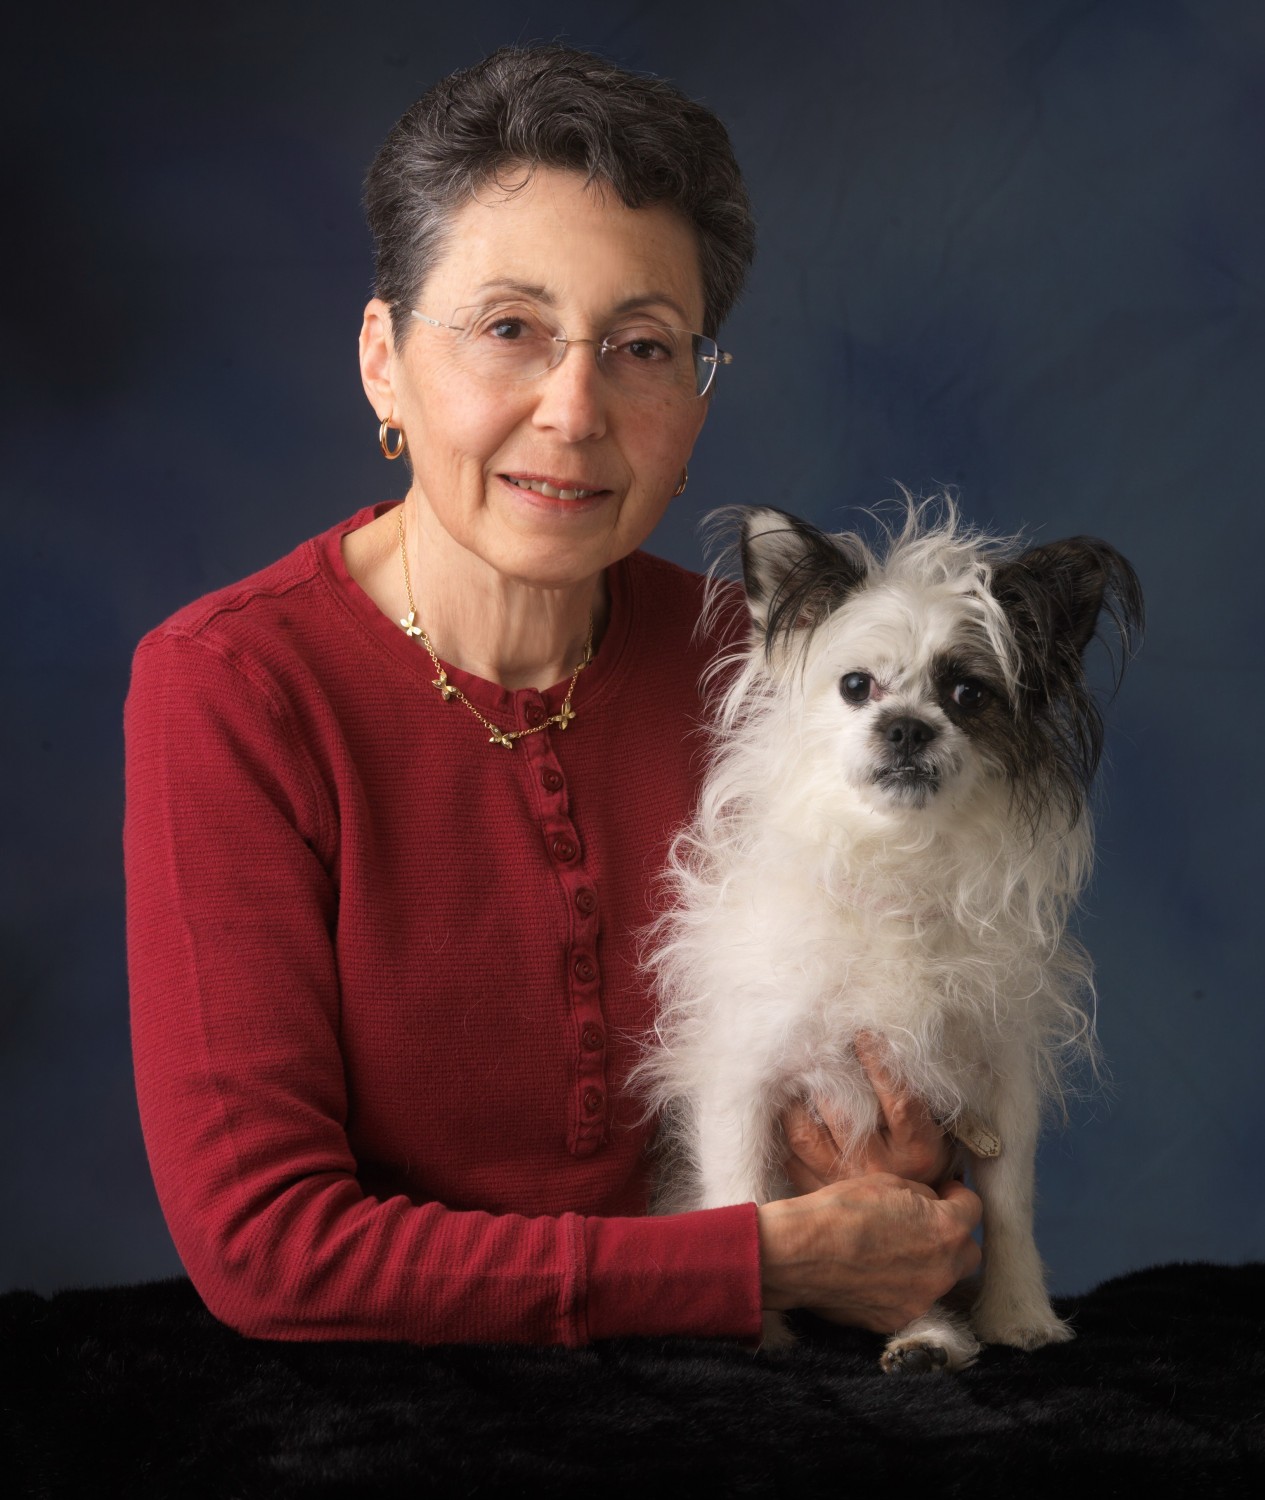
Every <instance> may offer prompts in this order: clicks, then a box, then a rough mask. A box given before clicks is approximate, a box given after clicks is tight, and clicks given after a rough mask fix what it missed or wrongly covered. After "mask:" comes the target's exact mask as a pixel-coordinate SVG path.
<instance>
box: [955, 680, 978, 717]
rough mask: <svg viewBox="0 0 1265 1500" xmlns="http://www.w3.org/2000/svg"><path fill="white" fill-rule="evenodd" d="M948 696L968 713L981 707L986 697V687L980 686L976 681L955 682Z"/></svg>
mask: <svg viewBox="0 0 1265 1500" xmlns="http://www.w3.org/2000/svg"><path fill="white" fill-rule="evenodd" d="M949 697H950V698H951V699H952V700H953V702H954V703H955V704H956V705H957V706H958V708H960V709H961V710H962V712H963V713H964V714H970V713H974V712H975V711H976V710H977V709H981V708H983V706H984V704H985V702H986V701H987V699H988V689H987V688H985V687H981V686H980V684H979V683H978V682H970V681H967V682H956V683H954V685H953V690H952V692H950V694H949Z"/></svg>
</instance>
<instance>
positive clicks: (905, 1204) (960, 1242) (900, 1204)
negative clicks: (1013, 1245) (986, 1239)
mask: <svg viewBox="0 0 1265 1500" xmlns="http://www.w3.org/2000/svg"><path fill="white" fill-rule="evenodd" d="M757 1214H758V1218H759V1230H760V1265H761V1277H762V1292H763V1304H764V1306H765V1308H767V1309H769V1310H770V1311H774V1312H782V1311H785V1310H787V1309H788V1308H792V1307H804V1308H808V1309H809V1310H810V1311H812V1312H815V1313H817V1314H818V1315H819V1316H821V1317H824V1318H828V1319H829V1320H830V1321H832V1322H836V1323H846V1324H849V1325H851V1326H854V1327H858V1328H868V1329H869V1330H870V1331H871V1332H872V1333H893V1332H894V1331H895V1330H896V1329H898V1328H903V1327H904V1326H905V1325H906V1324H907V1323H911V1322H912V1321H913V1320H914V1319H915V1318H917V1317H921V1316H922V1314H923V1313H925V1312H926V1311H927V1309H928V1308H929V1307H930V1306H931V1304H932V1303H933V1302H935V1301H936V1300H937V1299H938V1298H940V1297H942V1296H944V1294H945V1293H946V1292H947V1291H949V1290H950V1288H952V1287H954V1286H956V1285H957V1283H958V1282H959V1281H961V1280H962V1279H963V1277H966V1276H969V1275H971V1274H972V1273H973V1272H974V1271H975V1270H976V1269H977V1268H978V1267H979V1263H980V1249H979V1246H978V1245H977V1244H976V1243H975V1241H974V1239H972V1237H971V1234H972V1231H973V1230H974V1229H975V1227H976V1226H977V1225H978V1223H979V1221H980V1214H981V1205H980V1201H979V1199H978V1198H977V1197H976V1196H975V1194H974V1193H972V1192H971V1191H970V1190H969V1188H967V1187H965V1186H964V1185H963V1184H962V1183H960V1182H950V1183H948V1184H947V1185H946V1187H945V1189H944V1191H943V1193H940V1194H938V1195H937V1194H936V1193H935V1192H933V1191H932V1189H931V1188H929V1187H926V1186H925V1185H924V1184H922V1183H920V1182H908V1181H906V1180H904V1179H903V1178H898V1177H892V1176H887V1175H875V1176H870V1177H858V1178H854V1179H852V1180H850V1181H845V1182H835V1183H831V1184H829V1185H828V1186H826V1187H823V1188H819V1189H818V1190H817V1191H816V1192H810V1193H807V1194H805V1195H804V1196H802V1197H799V1198H783V1199H780V1200H778V1201H775V1202H773V1203H764V1204H761V1205H760V1207H759V1208H758V1209H757Z"/></svg>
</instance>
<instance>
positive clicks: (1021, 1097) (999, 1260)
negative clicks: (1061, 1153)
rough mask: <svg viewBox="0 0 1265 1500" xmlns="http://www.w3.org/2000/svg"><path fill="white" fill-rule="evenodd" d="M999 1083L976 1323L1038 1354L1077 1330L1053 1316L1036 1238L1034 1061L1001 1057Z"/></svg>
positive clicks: (982, 1191) (979, 1180)
mask: <svg viewBox="0 0 1265 1500" xmlns="http://www.w3.org/2000/svg"><path fill="white" fill-rule="evenodd" d="M996 1069H997V1077H998V1080H999V1086H998V1090H997V1094H996V1097H995V1100H994V1107H993V1110H992V1115H991V1121H990V1123H991V1124H993V1125H994V1127H995V1128H996V1132H997V1134H998V1136H999V1137H1000V1139H1001V1150H1000V1152H999V1154H998V1155H997V1156H995V1157H992V1158H990V1159H987V1160H980V1161H977V1162H976V1163H975V1164H974V1176H975V1181H976V1185H977V1187H978V1189H979V1195H980V1198H981V1199H982V1200H983V1204H984V1272H983V1285H982V1288H981V1290H980V1294H979V1297H978V1299H977V1300H976V1303H975V1307H974V1310H973V1312H972V1314H971V1321H972V1322H973V1323H974V1325H975V1331H976V1333H978V1334H979V1336H980V1338H981V1339H983V1340H984V1342H985V1343H987V1344H1013V1345H1015V1346H1016V1347H1017V1348H1020V1349H1037V1348H1040V1346H1041V1345H1042V1344H1054V1343H1063V1342H1065V1341H1066V1340H1067V1339H1070V1338H1072V1337H1073V1333H1072V1330H1071V1329H1070V1328H1069V1327H1068V1325H1067V1324H1066V1323H1064V1322H1063V1321H1062V1320H1061V1319H1060V1318H1058V1317H1056V1316H1055V1313H1054V1309H1053V1308H1052V1307H1051V1306H1050V1298H1049V1295H1048V1293H1047V1292H1046V1287H1045V1269H1044V1267H1043V1266H1042V1264H1041V1258H1040V1256H1039V1255H1038V1254H1037V1246H1036V1239H1035V1237H1034V1234H1033V1212H1034V1175H1035V1168H1036V1153H1037V1134H1038V1129H1039V1125H1040V1093H1039V1091H1038V1088H1037V1084H1036V1077H1035V1070H1034V1068H1033V1064H1032V1061H1031V1059H1030V1058H1029V1057H1028V1056H1027V1055H1026V1053H1025V1051H1024V1050H1023V1049H1021V1048H1019V1047H1014V1048H1012V1049H1010V1053H1009V1055H1008V1056H1003V1057H1001V1058H998V1059H996Z"/></svg>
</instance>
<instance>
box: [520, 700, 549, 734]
mask: <svg viewBox="0 0 1265 1500" xmlns="http://www.w3.org/2000/svg"><path fill="white" fill-rule="evenodd" d="M548 717H549V715H548V714H547V713H546V712H545V709H544V705H543V704H540V703H529V704H528V705H527V707H526V708H525V709H524V710H523V718H525V719H526V720H527V722H528V723H529V724H530V725H531V727H532V728H533V729H535V728H536V727H537V726H538V725H541V724H543V723H544V722H545V720H546V719H547V718H548Z"/></svg>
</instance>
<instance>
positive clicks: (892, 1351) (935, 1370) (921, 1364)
mask: <svg viewBox="0 0 1265 1500" xmlns="http://www.w3.org/2000/svg"><path fill="white" fill-rule="evenodd" d="M879 1367H880V1368H881V1369H882V1371H883V1374H884V1375H938V1374H939V1373H940V1371H941V1370H947V1369H948V1368H949V1351H948V1350H947V1349H946V1348H945V1347H944V1345H943V1344H933V1343H929V1342H928V1343H922V1342H920V1341H918V1340H916V1339H910V1340H908V1341H907V1342H905V1343H899V1344H889V1345H888V1346H887V1348H886V1349H884V1350H883V1354H882V1358H881V1359H880V1360H879Z"/></svg>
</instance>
